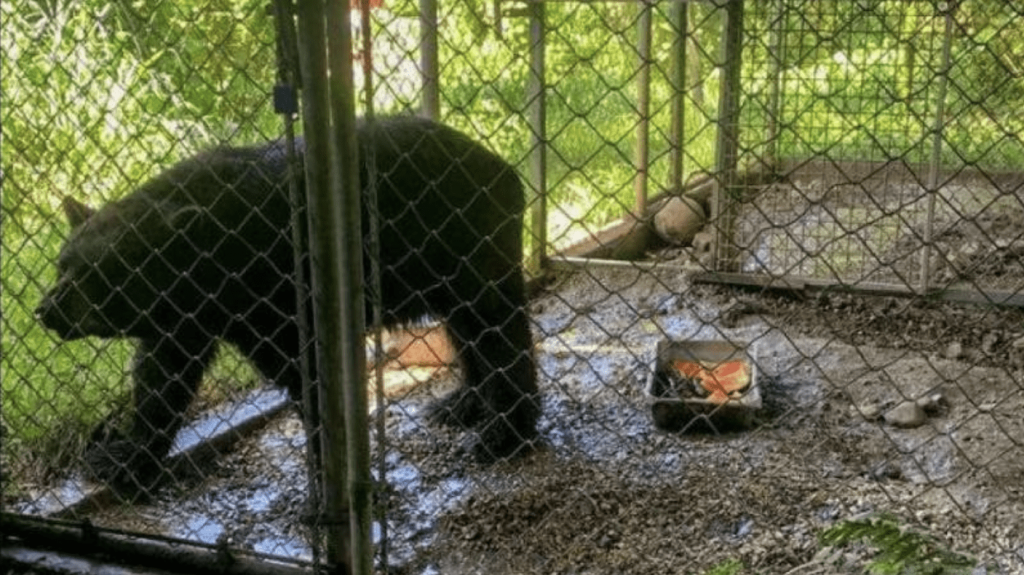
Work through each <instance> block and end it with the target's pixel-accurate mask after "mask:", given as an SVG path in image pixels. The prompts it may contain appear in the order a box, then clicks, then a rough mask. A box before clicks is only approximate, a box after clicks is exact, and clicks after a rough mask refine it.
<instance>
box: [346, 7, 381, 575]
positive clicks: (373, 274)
mask: <svg viewBox="0 0 1024 575" xmlns="http://www.w3.org/2000/svg"><path fill="white" fill-rule="evenodd" d="M359 6H360V10H361V11H362V21H361V28H362V31H363V54H364V56H365V57H364V58H363V78H364V80H363V99H364V104H363V106H364V109H365V113H364V114H363V121H364V122H365V125H366V126H367V130H366V133H367V135H366V136H365V137H364V138H365V139H364V141H363V143H362V145H363V148H362V150H361V151H362V157H361V160H360V161H362V162H363V165H365V166H366V181H365V182H361V185H362V186H363V189H364V190H365V192H364V193H365V195H364V199H365V201H366V205H365V206H364V209H363V211H362V214H363V215H364V216H365V217H366V218H367V220H368V221H366V222H363V228H364V229H366V230H367V233H366V238H365V239H366V241H367V245H366V254H367V261H368V262H369V269H367V270H363V271H364V272H367V273H368V275H367V278H366V280H365V285H366V286H367V288H368V289H369V290H370V293H369V296H368V297H367V298H366V304H365V305H369V306H370V308H371V309H370V310H369V311H370V312H371V313H370V314H368V315H370V317H371V318H372V319H371V322H372V326H371V331H372V333H373V349H374V359H373V367H374V383H375V392H376V393H375V395H376V412H377V417H376V420H375V421H374V424H375V426H374V430H375V433H376V434H377V447H378V452H379V454H380V457H378V459H377V477H379V478H380V481H384V478H385V476H386V475H387V464H386V460H385V458H384V455H385V447H384V445H385V440H386V439H387V436H386V434H385V425H386V422H385V420H384V416H385V405H384V362H383V361H382V357H383V349H384V343H383V341H382V338H383V329H384V327H383V324H384V312H383V303H382V295H381V285H380V241H379V240H380V213H379V211H378V210H377V157H376V153H375V149H376V144H375V140H376V138H375V136H374V134H373V127H374V120H375V113H376V111H375V109H374V105H373V95H374V85H373V33H372V30H371V26H372V19H371V18H370V0H360V2H359ZM346 405H347V404H346ZM374 508H375V509H376V511H377V513H376V514H377V526H378V529H379V534H380V544H379V546H378V547H379V549H378V554H379V557H380V564H381V565H385V566H386V565H388V521H387V511H388V506H387V498H386V497H385V498H382V499H381V501H379V502H378V503H377V505H376V506H374ZM367 544H369V542H367ZM368 552H372V549H370V550H369V551H368ZM371 557H372V555H371ZM385 570H386V567H385Z"/></svg>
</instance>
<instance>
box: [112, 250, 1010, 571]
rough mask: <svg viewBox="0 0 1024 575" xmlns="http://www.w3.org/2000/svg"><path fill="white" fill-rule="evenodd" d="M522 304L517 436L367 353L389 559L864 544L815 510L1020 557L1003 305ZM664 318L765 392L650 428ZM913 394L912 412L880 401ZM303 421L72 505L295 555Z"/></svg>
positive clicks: (727, 299) (811, 552) (420, 377)
mask: <svg viewBox="0 0 1024 575" xmlns="http://www.w3.org/2000/svg"><path fill="white" fill-rule="evenodd" d="M531 314H532V317H533V319H534V322H535V324H534V335H535V340H536V354H537V359H538V367H539V371H540V381H541V389H542V391H543V396H542V403H543V416H542V418H541V421H540V425H539V427H540V436H541V438H542V444H541V445H540V446H539V448H538V449H537V450H536V451H535V452H534V453H532V454H530V455H528V456H526V457H524V458H521V459H518V460H515V461H512V462H505V463H500V464H496V465H492V466H488V467H485V466H479V465H476V464H473V463H470V462H469V461H467V460H466V459H465V458H464V457H462V456H461V455H460V452H459V446H460V445H461V442H462V440H463V434H462V433H461V432H458V431H455V430H449V429H440V428H437V427H433V426H431V425H428V424H427V423H426V422H425V420H424V417H423V416H424V410H425V407H426V406H427V405H428V404H429V402H430V401H431V400H433V399H434V398H437V397H440V396H441V395H442V394H443V393H445V392H446V391H448V390H450V389H451V388H452V387H453V386H454V385H455V384H456V381H457V372H454V371H452V370H449V369H447V368H435V369H410V370H405V371H392V372H389V373H388V376H387V382H388V384H389V389H390V393H389V395H388V396H387V398H386V400H385V401H384V402H383V407H382V409H381V410H377V409H373V415H375V416H376V415H377V414H378V413H379V414H380V415H381V417H382V418H383V425H384V428H385V435H384V436H383V437H379V436H377V435H376V434H374V435H373V438H372V439H373V441H372V443H373V449H374V457H375V463H374V476H375V478H376V479H377V480H378V484H377V485H378V490H377V493H376V494H375V506H376V508H377V509H378V510H380V511H382V512H383V513H384V516H385V517H386V522H385V523H384V524H381V523H376V524H375V525H374V537H375V540H376V541H377V542H378V543H380V542H381V540H382V537H384V536H385V532H386V539H387V543H388V544H387V564H388V566H389V570H390V572H393V573H417V574H420V573H422V574H433V573H445V574H449V573H454V574H460V573H465V574H469V573H566V574H568V573H592V574H604V573H608V574H612V573H635V574H641V575H642V574H647V573H651V574H654V573H659V574H661V573H683V572H695V573H699V572H703V571H705V570H707V569H709V568H711V567H713V566H715V565H718V564H721V563H722V562H724V561H727V560H740V561H742V562H743V563H744V564H746V565H747V566H748V567H750V568H752V569H753V570H754V571H755V572H759V573H785V572H787V571H790V570H794V569H800V568H806V569H810V568H812V567H813V568H820V569H822V570H819V571H813V572H822V573H826V572H835V573H855V572H860V571H861V570H862V569H863V567H864V565H865V564H866V561H867V560H868V559H870V557H871V553H870V549H861V550H859V551H858V550H850V551H848V552H846V553H845V554H843V553H841V554H840V555H838V556H836V555H829V556H828V557H825V556H823V555H822V554H821V553H819V550H820V549H821V545H820V543H819V540H818V534H819V533H820V532H821V531H822V530H823V529H825V528H827V527H829V526H833V525H836V524H837V522H840V521H843V520H847V519H855V518H861V517H864V516H866V515H869V514H873V513H889V514H892V515H894V516H895V517H897V518H898V519H899V521H900V522H901V523H902V524H905V525H907V526H909V527H911V528H913V529H915V530H919V531H921V532H923V533H927V534H929V535H931V536H934V537H935V538H936V539H938V540H939V541H940V542H941V543H942V544H944V545H947V546H949V547H950V548H953V549H956V550H959V551H962V552H965V553H968V554H970V555H972V556H974V557H976V558H977V560H978V561H979V563H980V564H983V565H986V566H987V567H982V571H977V572H981V573H1019V572H1024V536H1022V535H1021V533H1022V527H1024V525H1022V523H1024V486H1022V484H1021V482H1020V479H1019V478H1020V477H1021V475H1022V474H1024V447H1022V445H1021V442H1020V438H1021V437H1022V432H1024V422H1022V418H1021V416H1020V414H1021V413H1022V412H1024V386H1022V384H1021V383H1020V382H1021V381H1022V380H1024V375H1022V373H1021V367H1022V366H1021V363H1022V361H1024V360H1022V357H1021V353H1022V352H1021V348H1024V344H1021V343H1018V342H1021V341H1024V340H1022V339H1021V338H1024V322H1022V321H1021V320H1022V319H1024V318H1022V317H1021V314H1020V312H1019V311H1016V310H1005V309H1004V310H998V309H993V308H982V307H973V308H972V307H964V306H955V305H953V304H941V305H940V304H935V303H931V302H927V301H919V300H889V299H884V298H874V299H871V298H857V297H854V296H836V295H828V296H821V297H813V298H803V297H800V296H798V295H794V294H788V295H779V294H771V293H753V294H752V293H747V292H742V291H738V290H735V289H731V288H724V287H714V286H696V285H693V284H691V283H690V281H689V279H688V278H687V276H686V275H685V274H684V273H681V272H679V271H673V270H666V271H657V270H655V271H654V272H651V271H634V270H630V269H607V268H589V269H583V270H581V271H578V272H576V273H571V274H568V273H567V274H563V275H561V276H560V277H559V278H557V281H556V282H555V284H554V285H552V286H550V287H549V289H548V290H547V291H546V292H545V293H544V294H542V295H541V296H540V297H538V298H537V299H536V300H535V301H534V302H533V303H532V305H531ZM993 334H994V335H993ZM665 338H671V339H728V340H731V341H745V342H750V346H751V347H750V349H751V355H752V357H753V358H754V361H755V362H756V363H757V368H758V373H759V383H760V385H761V389H762V396H763V399H764V402H765V405H764V408H763V409H762V411H761V412H760V413H759V414H758V415H757V418H756V421H755V425H754V426H753V428H751V429H748V430H743V431H731V432H721V433H716V432H714V431H705V432H702V433H693V434H672V433H665V432H661V431H658V430H657V429H655V428H654V426H653V425H652V421H651V413H650V410H649V405H648V398H647V397H646V394H645V386H646V384H647V378H648V375H649V372H650V368H651V365H652V362H653V361H654V358H655V349H656V346H657V343H658V342H659V341H661V340H663V339H665ZM954 344H955V345H954ZM922 398H924V399H928V402H927V403H926V404H925V403H923V405H926V406H927V409H926V418H925V419H924V421H923V422H921V423H920V424H919V425H917V426H916V427H909V428H903V427H896V426H894V425H891V424H890V423H887V422H886V420H885V415H886V413H887V412H888V411H889V410H890V409H891V408H893V407H896V406H898V405H900V404H901V403H904V402H907V401H914V400H917V399H922ZM304 445H305V438H304V434H303V432H302V426H301V424H300V422H299V420H298V418H297V417H296V416H295V415H294V414H290V413H289V414H286V415H284V416H282V417H280V418H278V419H277V420H276V421H274V422H273V423H272V424H271V425H270V426H269V427H268V428H266V429H265V430H264V431H263V432H261V433H260V434H258V435H257V436H254V437H252V438H249V439H248V440H246V441H244V442H243V443H242V444H241V445H239V446H238V448H237V449H235V450H234V451H232V452H231V453H230V454H228V455H227V456H226V457H225V458H224V460H223V462H222V463H221V465H220V466H219V467H218V469H217V470H216V471H215V472H213V473H212V474H211V475H210V476H209V477H207V478H206V479H204V480H202V481H200V482H197V483H193V484H189V485H182V486H179V487H178V488H176V489H167V490H165V491H164V492H162V493H160V494H159V495H158V496H157V497H156V499H155V500H154V501H153V502H151V503H150V504H148V505H144V506H134V507H130V508H129V507H125V508H120V509H115V510H110V511H107V512H105V513H104V514H101V515H98V516H96V517H94V518H93V521H94V522H96V523H97V524H100V525H113V526H118V527H122V528H133V529H140V530H144V531H149V532H159V533H164V534H168V535H174V536H177V537H182V538H186V539H193V540H201V541H204V542H208V543H225V544H228V545H229V546H231V547H237V548H244V549H249V550H253V551H257V552H262V553H268V554H271V555H280V556H286V557H295V558H302V559H309V558H311V557H312V551H311V546H310V545H309V541H310V534H309V529H308V528H307V527H306V526H304V524H303V523H302V521H300V518H301V517H302V516H303V514H304V512H305V511H304V509H305V508H304V505H305V501H306V494H307V489H306V481H305V467H304V466H305V463H304V457H303V453H304ZM381 467H383V470H384V481H383V482H379V479H380V473H379V470H380V469H381ZM836 557H838V559H837V558H836ZM808 566H811V567H808ZM798 572H799V571H798ZM807 572H811V571H807Z"/></svg>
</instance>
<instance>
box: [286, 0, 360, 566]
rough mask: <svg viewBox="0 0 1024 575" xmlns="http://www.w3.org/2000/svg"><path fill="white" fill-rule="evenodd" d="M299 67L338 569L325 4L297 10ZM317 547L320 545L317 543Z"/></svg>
mask: <svg viewBox="0 0 1024 575" xmlns="http://www.w3.org/2000/svg"><path fill="white" fill-rule="evenodd" d="M297 13H298V17H299V18H298V29H299V33H298V37H299V68H300V71H301V74H302V86H303V89H302V119H303V124H304V128H305V138H306V204H307V206H308V210H307V215H308V218H309V234H310V241H309V248H310V268H311V272H310V276H311V282H310V286H311V288H312V292H313V308H314V310H315V311H314V313H313V318H314V328H315V333H316V349H317V354H316V355H317V370H316V371H317V374H318V375H317V378H316V381H317V384H318V385H317V386H316V388H317V389H316V390H315V391H316V393H314V394H313V395H316V396H317V397H316V398H315V399H314V400H313V404H314V405H315V406H316V407H315V409H316V410H317V412H318V413H319V418H318V419H319V421H320V430H319V434H318V435H319V438H320V445H315V444H314V445H310V446H309V449H310V450H311V451H312V450H317V451H318V452H319V454H320V465H321V466H322V467H321V479H320V486H321V490H322V499H321V501H322V503H323V508H322V509H315V510H312V511H313V513H316V514H320V513H321V512H322V514H323V515H324V516H325V519H326V524H325V525H324V527H325V528H326V533H327V561H328V563H329V564H330V565H331V566H332V568H336V569H347V568H348V567H350V566H351V565H352V554H351V547H350V542H349V539H350V536H349V523H348V508H349V501H348V497H347V494H346V493H345V491H344V490H339V489H336V488H335V487H336V486H338V485H346V483H347V481H346V475H347V474H346V466H345V453H344V449H345V445H346V443H345V435H344V434H345V429H344V427H343V425H342V421H341V414H340V413H339V412H340V409H341V408H340V405H332V402H331V398H332V396H333V397H334V398H335V399H339V400H340V395H341V393H340V387H341V381H340V380H341V378H342V377H343V372H342V368H341V365H340V363H341V357H342V355H343V353H344V352H343V350H342V349H341V346H342V343H341V332H342V329H343V328H342V326H341V325H340V321H341V307H342V305H341V302H340V299H341V298H340V294H339V287H340V285H341V283H340V282H341V273H340V269H339V268H340V260H339V258H338V255H339V252H340V241H339V238H338V234H339V233H340V225H341V215H340V213H339V209H340V205H339V204H338V200H339V199H340V198H337V197H335V196H334V187H333V185H332V178H331V169H330V146H331V134H330V129H331V122H330V103H331V101H330V86H329V84H328V77H327V69H328V61H327V35H326V28H325V23H326V11H325V6H324V2H323V0H302V1H301V2H299V4H298V10H297ZM314 544H317V542H314Z"/></svg>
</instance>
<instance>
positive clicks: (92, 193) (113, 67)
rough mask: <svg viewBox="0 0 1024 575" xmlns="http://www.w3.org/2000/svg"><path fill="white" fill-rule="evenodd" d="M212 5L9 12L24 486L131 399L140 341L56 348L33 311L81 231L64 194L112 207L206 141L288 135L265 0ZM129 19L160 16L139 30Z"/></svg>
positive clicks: (14, 375) (7, 146)
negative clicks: (68, 236)
mask: <svg viewBox="0 0 1024 575" xmlns="http://www.w3.org/2000/svg"><path fill="white" fill-rule="evenodd" d="M153 6H157V8H156V9H155V10H154V8H153ZM206 6H207V4H206V3H200V2H163V3H159V4H158V5H152V6H151V5H149V4H145V5H144V4H142V3H138V4H137V5H135V4H132V5H129V4H127V3H114V4H103V3H96V2H87V1H85V0H61V1H57V2H38V3H37V2H33V1H31V0H16V1H15V2H4V3H0V52H2V53H3V54H4V57H3V58H0V93H3V95H4V105H3V106H2V107H0V125H2V126H3V155H2V158H0V170H2V174H3V194H2V212H0V218H2V219H0V257H2V263H3V268H2V274H0V317H2V319H0V322H2V346H3V354H2V362H0V370H2V375H3V377H2V382H0V386H2V387H0V397H2V425H3V426H4V428H5V429H6V430H7V432H8V434H7V435H6V437H5V440H4V442H3V446H2V447H3V453H2V455H3V463H4V465H5V469H7V470H8V471H10V472H11V473H12V474H13V475H14V476H17V477H19V478H28V477H36V478H38V477H39V476H40V474H41V475H44V476H45V475H46V473H47V471H48V470H51V469H55V468H61V467H62V466H63V465H64V463H65V462H66V461H67V460H68V457H69V456H70V453H71V452H75V453H77V448H78V447H80V445H81V444H82V442H83V441H84V437H85V435H86V433H87V431H88V430H90V429H91V428H92V427H93V426H94V425H95V424H96V423H97V422H98V421H99V420H100V419H101V418H103V417H105V416H106V415H107V413H109V412H110V410H111V408H112V407H113V406H114V405H117V404H123V403H125V402H126V401H128V399H127V398H128V393H129V378H128V373H127V371H128V365H129V361H130V355H131V344H130V342H126V341H117V342H114V341H109V342H99V341H95V340H88V341H79V342H72V343H64V344H58V343H57V342H56V341H55V340H54V339H53V337H52V336H51V335H50V334H48V333H46V332H45V331H44V330H43V329H42V328H41V327H40V326H39V324H38V323H37V322H36V321H35V318H34V316H33V308H34V306H35V305H36V304H37V303H38V302H39V300H40V298H41V297H42V293H43V291H44V289H45V288H46V286H47V285H48V284H49V283H50V282H51V281H52V280H53V276H54V263H53V262H55V261H56V258H57V253H58V250H59V247H60V245H61V243H62V242H63V240H64V236H65V233H66V231H67V228H66V225H65V223H64V221H63V217H62V216H60V215H59V213H58V212H59V210H58V209H57V206H58V205H59V203H60V199H61V198H63V197H64V196H65V195H71V196H74V197H77V198H80V199H84V200H86V201H88V202H90V203H94V204H98V203H102V202H104V201H107V200H109V199H113V198H116V197H119V196H121V195H123V194H125V193H127V192H128V191H130V190H131V189H133V188H134V187H135V186H137V185H138V184H139V183H140V182H142V181H143V180H145V179H146V178H148V177H150V176H152V175H153V174H154V173H155V172H156V171H157V170H158V169H159V168H160V167H162V166H166V165H167V164H169V163H171V162H173V161H174V160H175V159H177V158H180V157H183V156H186V155H189V154H191V153H193V152H194V151H195V150H196V149H198V148H200V147H202V146H204V145H207V144H209V143H212V142H215V141H217V140H220V139H222V138H225V137H229V136H230V137H232V138H236V139H263V135H265V134H273V133H275V131H276V127H275V126H276V120H275V118H274V117H273V115H272V113H271V111H270V110H269V108H268V105H267V103H266V101H267V95H266V94H267V93H268V91H269V90H268V86H270V85H271V84H270V82H271V79H272V77H273V75H272V72H273V70H274V68H273V66H274V62H273V58H272V56H273V54H272V52H271V53H269V56H268V54H267V49H268V48H267V46H266V42H265V40H266V38H272V33H273V30H271V29H268V28H267V26H268V23H267V22H266V21H265V18H263V17H261V16H260V15H259V13H262V8H261V5H259V4H258V3H256V2H247V3H244V4H237V3H232V2H223V3H222V6H220V8H216V7H211V8H210V13H209V14H208V17H209V21H208V22H207V21H205V20H204V21H201V22H200V21H197V18H196V16H197V15H198V14H200V13H203V14H205V12H201V10H203V11H205V10H206ZM257 6H260V9H259V10H257ZM246 10H248V12H246ZM130 11H137V12H131V13H132V14H133V15H134V14H138V13H141V14H145V15H146V20H144V21H141V22H135V25H134V28H133V27H131V26H129V24H128V20H127V15H128V14H129V12H130ZM247 14H248V16H247ZM204 18H205V16H204ZM249 20H252V21H253V22H255V23H256V25H257V26H258V27H257V28H252V27H251V24H252V22H249ZM254 29H255V30H259V31H260V32H259V34H258V36H259V38H262V41H261V40H259V38H256V36H255V35H253V33H252V32H250V31H251V30H254ZM204 39H205V40H204ZM211 39H212V40H214V43H211V42H210V41H209V40H211ZM271 46H272V45H271ZM243 55H244V57H243ZM209 118H216V120H211V119H209ZM239 365H240V361H239V360H238V359H237V357H236V358H234V359H232V358H231V357H230V355H229V356H228V359H227V360H225V361H224V362H222V364H221V366H222V367H220V368H219V369H220V370H221V371H220V372H219V373H223V372H224V371H230V372H231V373H232V378H233V379H235V380H239V381H253V380H254V377H253V376H252V374H251V371H249V372H247V371H244V370H243V371H237V369H238V368H239Z"/></svg>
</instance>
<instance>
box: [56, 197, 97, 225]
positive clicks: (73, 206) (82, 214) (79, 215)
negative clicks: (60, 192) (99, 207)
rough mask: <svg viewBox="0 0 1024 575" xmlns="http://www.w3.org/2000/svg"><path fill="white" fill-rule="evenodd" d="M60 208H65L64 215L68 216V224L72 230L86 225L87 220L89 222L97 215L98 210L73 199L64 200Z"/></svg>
mask: <svg viewBox="0 0 1024 575" xmlns="http://www.w3.org/2000/svg"><path fill="white" fill-rule="evenodd" d="M60 206H61V207H62V208H64V215H65V216H67V218H68V223H69V224H71V227H72V228H77V227H78V226H80V225H82V224H84V223H85V220H88V219H89V218H91V217H92V215H93V214H95V213H96V210H94V209H92V208H90V207H89V206H87V205H85V204H83V203H82V202H79V201H78V200H76V199H74V198H71V197H67V198H64V200H63V201H61V203H60Z"/></svg>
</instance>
